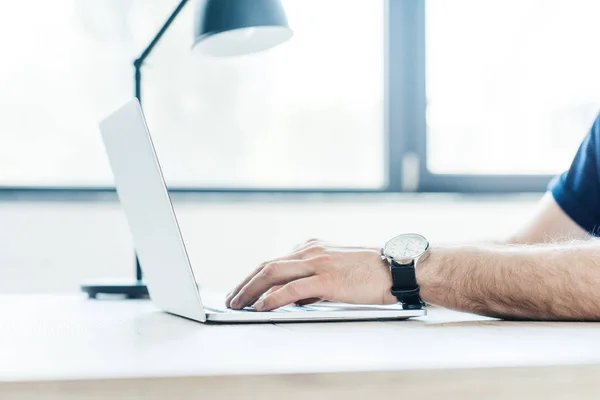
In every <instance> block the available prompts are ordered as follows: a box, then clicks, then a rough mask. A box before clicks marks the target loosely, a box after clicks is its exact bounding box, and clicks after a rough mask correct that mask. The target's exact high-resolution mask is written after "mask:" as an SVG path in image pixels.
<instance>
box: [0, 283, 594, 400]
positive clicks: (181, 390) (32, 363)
mask: <svg viewBox="0 0 600 400" xmlns="http://www.w3.org/2000/svg"><path fill="white" fill-rule="evenodd" d="M599 340H600V324H592V323H525V322H503V321H497V320H492V319H487V318H481V317H476V316H472V315H467V314H461V313H455V312H450V311H447V310H441V309H432V310H430V314H429V316H427V317H424V318H421V319H418V320H412V321H403V322H372V323H355V322H347V323H339V322H336V323H317V324H277V325H273V324H263V325H202V324H199V323H196V322H192V321H188V320H185V319H182V318H179V317H175V316H171V315H168V314H164V313H162V312H159V311H157V310H156V309H155V308H154V307H153V306H152V305H151V303H149V302H148V301H104V300H102V301H89V300H85V299H84V298H83V297H81V296H33V295H3V296H0V399H59V398H60V399H65V398H66V399H83V398H85V399H108V398H110V399H119V398H144V399H167V398H168V399H176V398H188V397H189V398H206V399H221V398H226V399H244V398H260V399H331V398H342V396H344V397H343V398H344V399H364V398H369V399H373V400H375V399H390V398H414V399H417V398H418V399H429V398H444V399H455V398H456V399H459V398H461V399H462V398H465V396H467V397H475V398H481V397H482V396H484V395H485V396H487V397H486V398H492V399H497V398H525V397H526V398H528V399H538V398H539V399H542V398H544V399H554V398H577V399H582V398H597V395H598V394H599V393H600V380H599V379H598V376H600V342H599ZM411 396H412V397H411Z"/></svg>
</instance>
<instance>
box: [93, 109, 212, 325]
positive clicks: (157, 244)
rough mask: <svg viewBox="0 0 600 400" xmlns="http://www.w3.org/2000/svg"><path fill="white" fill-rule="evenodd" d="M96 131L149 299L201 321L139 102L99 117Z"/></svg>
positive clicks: (188, 267) (199, 304)
mask: <svg viewBox="0 0 600 400" xmlns="http://www.w3.org/2000/svg"><path fill="white" fill-rule="evenodd" d="M100 131H101V133H102V139H103V141H104V146H105V148H106V153H107V155H108V159H109V161H110V166H111V169H112V172H113V175H114V178H115V185H116V189H117V194H118V196H119V200H120V202H121V207H122V208H123V210H124V211H125V215H126V217H127V223H128V225H129V229H130V231H131V235H132V237H133V243H134V246H135V250H136V252H137V255H138V257H139V260H140V265H141V267H142V271H143V272H144V280H145V282H146V284H147V286H148V291H149V293H150V297H151V299H152V301H153V303H154V304H155V305H156V306H157V307H159V308H161V309H162V310H164V311H167V312H170V313H173V314H177V315H180V316H183V317H187V318H190V319H194V320H197V321H201V322H204V321H205V320H206V315H205V312H204V308H203V306H202V300H201V299H200V293H199V291H198V287H197V286H196V279H195V277H194V272H193V270H192V267H191V265H190V261H189V257H188V254H187V251H186V248H185V244H184V242H183V237H182V236H181V231H180V229H179V224H178V222H177V218H176V216H175V212H174V210H173V206H172V203H171V199H170V197H169V193H168V191H167V186H166V184H165V181H164V177H163V174H162V171H161V169H160V165H159V162H158V157H157V155H156V151H155V149H154V145H153V143H152V139H151V137H150V132H149V131H148V127H147V125H146V120H145V118H144V115H143V112H142V108H141V107H140V103H139V102H138V100H137V99H133V100H131V101H129V102H128V103H126V104H125V105H123V106H122V107H120V108H119V109H118V110H116V111H115V112H113V113H112V114H111V115H110V116H108V117H107V118H106V119H104V120H103V121H102V122H101V123H100Z"/></svg>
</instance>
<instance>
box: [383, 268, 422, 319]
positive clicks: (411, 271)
mask: <svg viewBox="0 0 600 400" xmlns="http://www.w3.org/2000/svg"><path fill="white" fill-rule="evenodd" d="M390 271H391V272H392V294H393V295H394V296H396V298H397V299H398V301H399V302H400V303H402V307H404V308H406V309H410V310H414V309H420V308H423V307H425V305H426V304H425V303H424V302H423V300H421V296H420V294H419V285H418V283H417V276H416V273H415V263H414V261H413V262H411V263H410V264H407V265H401V264H398V263H397V262H396V261H394V260H391V261H390Z"/></svg>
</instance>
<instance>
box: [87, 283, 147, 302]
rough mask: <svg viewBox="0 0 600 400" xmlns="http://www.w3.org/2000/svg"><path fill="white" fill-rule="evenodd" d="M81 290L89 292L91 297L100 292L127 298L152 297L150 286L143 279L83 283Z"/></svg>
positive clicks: (93, 297) (96, 295)
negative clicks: (149, 292) (149, 290)
mask: <svg viewBox="0 0 600 400" xmlns="http://www.w3.org/2000/svg"><path fill="white" fill-rule="evenodd" d="M81 291H82V292H84V293H87V295H88V298H90V299H95V298H97V297H98V295H99V294H107V295H122V296H124V297H125V298H127V299H147V298H149V297H150V296H149V294H148V288H147V287H146V285H145V284H144V282H142V281H130V282H104V283H92V284H83V285H81Z"/></svg>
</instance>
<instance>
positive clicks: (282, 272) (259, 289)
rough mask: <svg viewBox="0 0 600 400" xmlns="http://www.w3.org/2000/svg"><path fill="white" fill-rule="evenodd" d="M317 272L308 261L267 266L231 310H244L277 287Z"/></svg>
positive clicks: (233, 303) (242, 290)
mask: <svg viewBox="0 0 600 400" xmlns="http://www.w3.org/2000/svg"><path fill="white" fill-rule="evenodd" d="M314 272H315V270H314V268H313V267H312V265H311V264H310V263H308V262H306V261H300V260H287V261H276V262H272V263H270V264H267V265H266V266H265V267H264V268H263V269H262V270H261V271H260V272H259V273H258V274H256V275H254V277H253V278H252V279H250V281H249V282H248V283H247V284H246V285H245V286H244V287H243V288H241V289H240V291H239V292H238V294H237V295H236V296H235V297H234V298H233V299H232V300H231V308H234V309H242V308H244V307H246V306H248V305H251V304H254V302H255V301H256V300H257V299H258V298H259V297H260V296H261V295H262V294H264V293H265V292H266V291H267V290H269V289H271V288H272V287H273V286H275V285H283V284H286V283H288V282H290V281H293V280H296V279H300V278H305V277H307V276H310V275H313V274H314Z"/></svg>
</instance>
